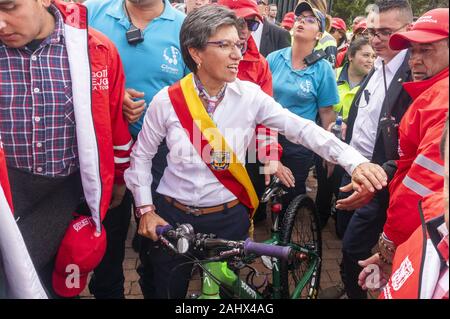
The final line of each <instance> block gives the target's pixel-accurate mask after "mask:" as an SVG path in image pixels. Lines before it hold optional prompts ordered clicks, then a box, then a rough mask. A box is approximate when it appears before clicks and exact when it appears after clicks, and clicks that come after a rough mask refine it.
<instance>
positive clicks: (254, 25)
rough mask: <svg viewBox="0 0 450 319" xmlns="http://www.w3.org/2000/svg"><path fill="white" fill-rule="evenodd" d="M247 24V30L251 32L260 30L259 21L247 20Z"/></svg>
mask: <svg viewBox="0 0 450 319" xmlns="http://www.w3.org/2000/svg"><path fill="white" fill-rule="evenodd" d="M245 22H246V23H247V28H248V30H249V31H251V32H254V31H256V30H258V27H259V21H257V20H247V19H246V20H245Z"/></svg>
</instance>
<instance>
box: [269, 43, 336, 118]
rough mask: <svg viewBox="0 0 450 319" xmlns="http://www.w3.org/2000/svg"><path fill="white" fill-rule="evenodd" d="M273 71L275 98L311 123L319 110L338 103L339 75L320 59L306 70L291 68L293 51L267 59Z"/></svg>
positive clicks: (283, 51) (286, 50)
mask: <svg viewBox="0 0 450 319" xmlns="http://www.w3.org/2000/svg"><path fill="white" fill-rule="evenodd" d="M267 62H269V66H270V70H271V71H272V82H273V93H274V94H273V97H274V98H275V100H276V101H277V102H278V103H280V104H281V105H282V106H283V107H285V108H287V109H288V110H289V111H291V112H292V113H294V114H296V115H298V116H301V117H303V118H305V119H309V120H312V121H315V120H316V117H317V113H318V110H319V108H322V107H329V106H333V105H334V104H337V103H339V94H338V89H337V85H336V76H335V74H334V71H333V68H332V67H331V65H330V63H329V62H328V61H326V60H325V59H322V60H319V61H317V62H316V63H314V64H313V65H311V66H309V67H307V68H306V69H303V70H294V69H293V68H292V48H291V47H288V48H285V49H282V50H279V51H275V52H272V53H271V54H269V56H268V57H267Z"/></svg>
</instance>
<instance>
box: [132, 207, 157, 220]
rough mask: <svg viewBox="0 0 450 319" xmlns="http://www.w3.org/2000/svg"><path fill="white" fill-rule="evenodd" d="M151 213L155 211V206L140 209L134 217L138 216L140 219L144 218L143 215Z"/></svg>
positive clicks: (135, 212) (137, 209)
mask: <svg viewBox="0 0 450 319" xmlns="http://www.w3.org/2000/svg"><path fill="white" fill-rule="evenodd" d="M151 211H155V206H153V205H150V206H144V207H138V208H136V210H135V211H134V215H135V216H136V218H138V219H139V218H141V217H142V215H144V214H146V213H148V212H151Z"/></svg>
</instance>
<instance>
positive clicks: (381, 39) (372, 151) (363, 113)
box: [324, 0, 413, 298]
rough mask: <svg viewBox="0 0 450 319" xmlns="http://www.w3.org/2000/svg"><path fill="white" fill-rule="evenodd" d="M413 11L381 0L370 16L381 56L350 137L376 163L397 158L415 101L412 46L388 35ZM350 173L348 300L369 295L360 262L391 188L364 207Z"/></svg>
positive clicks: (344, 194)
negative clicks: (400, 130) (400, 45)
mask: <svg viewBox="0 0 450 319" xmlns="http://www.w3.org/2000/svg"><path fill="white" fill-rule="evenodd" d="M412 19H413V14H412V9H411V6H410V4H409V2H408V1H407V0H378V1H376V2H375V5H374V6H373V7H372V10H371V11H370V12H369V14H368V17H367V33H368V35H369V41H370V44H371V46H372V48H373V49H374V51H375V53H376V55H377V56H378V57H377V59H376V60H375V62H374V69H373V70H372V71H371V72H370V73H369V75H368V76H367V78H366V79H365V80H364V82H363V83H362V84H361V88H360V89H359V91H358V93H357V94H356V96H355V99H354V100H353V103H352V105H351V106H350V111H349V116H348V120H347V126H348V127H347V132H346V138H345V141H346V142H347V143H349V144H350V145H351V146H353V147H354V148H356V149H357V150H358V151H359V152H361V154H363V155H364V156H365V157H367V158H369V159H370V160H371V161H372V162H373V163H377V164H379V165H383V163H385V162H387V161H388V160H396V159H398V156H399V154H398V136H397V134H395V133H396V132H397V126H398V123H400V121H401V119H402V118H403V115H404V114H405V112H406V110H407V109H408V107H409V105H410V104H411V98H410V96H409V95H408V93H407V92H406V91H405V90H404V89H403V86H402V84H403V82H407V81H410V80H411V71H410V68H409V65H408V60H409V53H408V50H407V49H403V50H394V49H391V48H390V47H389V39H390V38H391V35H392V34H394V33H395V32H400V31H405V30H407V28H408V26H409V25H410V23H411V22H412ZM348 180H349V176H348V175H347V174H344V176H343V178H342V182H341V186H342V187H341V191H340V194H339V199H338V201H337V204H336V208H337V209H338V210H339V212H337V214H342V216H345V214H347V216H348V217H349V218H348V224H347V225H341V226H340V227H342V229H345V232H344V238H343V242H342V254H343V258H342V263H341V276H342V281H343V283H344V286H345V291H344V290H343V289H342V287H334V288H336V290H335V292H334V293H331V292H330V294H328V292H326V293H325V292H324V295H328V296H329V297H331V295H337V296H339V295H342V294H343V293H344V292H345V293H347V296H348V297H349V298H367V294H366V292H365V291H363V290H362V289H361V287H359V286H358V275H359V272H360V271H361V267H360V266H359V265H358V260H365V259H366V258H368V257H369V256H371V255H372V254H371V250H372V248H373V247H374V246H375V245H376V243H377V241H378V237H379V235H380V233H381V232H382V229H383V224H384V222H385V220H386V210H387V206H388V203H389V199H388V196H389V194H388V190H387V189H383V191H380V192H377V194H376V195H375V196H374V197H373V198H372V199H371V200H370V201H369V202H367V203H364V205H362V207H360V208H358V209H356V210H355V205H356V204H358V203H357V201H355V199H356V198H357V197H358V195H359V194H357V193H353V194H352V193H351V192H350V191H351V189H349V188H350V186H349V185H347V184H348V183H347V182H348Z"/></svg>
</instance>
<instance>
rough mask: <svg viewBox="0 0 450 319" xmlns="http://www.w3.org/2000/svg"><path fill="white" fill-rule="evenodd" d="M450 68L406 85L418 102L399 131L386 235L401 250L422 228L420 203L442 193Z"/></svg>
mask: <svg viewBox="0 0 450 319" xmlns="http://www.w3.org/2000/svg"><path fill="white" fill-rule="evenodd" d="M448 82H449V80H448V68H447V69H445V70H443V71H442V72H440V73H439V74H437V75H436V76H434V77H433V78H431V79H428V80H425V81H420V82H409V83H405V84H404V88H405V90H406V91H407V92H408V94H410V95H411V97H412V98H413V99H414V102H413V103H412V104H411V106H410V107H409V109H408V111H407V112H406V114H405V115H404V117H403V119H402V121H401V122H400V127H399V155H400V159H399V160H398V161H397V171H396V173H395V175H394V178H393V179H392V181H391V183H390V184H389V194H390V201H389V208H388V211H387V220H386V223H385V226H384V233H385V234H386V236H387V237H388V238H389V239H390V240H392V241H393V242H394V243H395V244H396V245H397V246H398V245H400V244H401V243H403V242H404V241H405V240H406V239H408V237H409V236H411V234H412V233H413V232H414V230H415V229H416V228H417V227H418V226H419V225H420V218H419V212H418V203H419V200H421V199H422V198H423V197H425V196H426V195H429V194H431V193H434V192H436V193H440V192H442V188H443V185H444V178H443V176H444V162H443V160H442V159H441V155H440V152H439V144H440V141H441V136H442V132H443V129H444V124H445V120H446V118H447V113H448V105H449V104H448V103H449V102H448V98H449V96H448V94H449V93H448V86H449V83H448Z"/></svg>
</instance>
